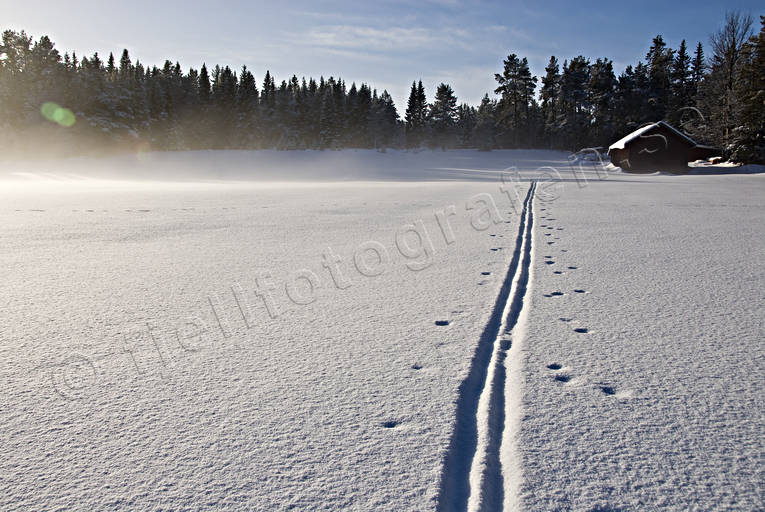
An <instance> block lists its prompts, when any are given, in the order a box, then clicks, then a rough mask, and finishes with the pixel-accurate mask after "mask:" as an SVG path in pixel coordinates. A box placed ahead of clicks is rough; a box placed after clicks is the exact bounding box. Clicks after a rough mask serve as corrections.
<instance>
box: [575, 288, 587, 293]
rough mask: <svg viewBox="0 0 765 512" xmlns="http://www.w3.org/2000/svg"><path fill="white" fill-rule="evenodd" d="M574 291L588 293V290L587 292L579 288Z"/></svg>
mask: <svg viewBox="0 0 765 512" xmlns="http://www.w3.org/2000/svg"><path fill="white" fill-rule="evenodd" d="M574 293H587V292H586V291H584V290H579V289H577V290H574Z"/></svg>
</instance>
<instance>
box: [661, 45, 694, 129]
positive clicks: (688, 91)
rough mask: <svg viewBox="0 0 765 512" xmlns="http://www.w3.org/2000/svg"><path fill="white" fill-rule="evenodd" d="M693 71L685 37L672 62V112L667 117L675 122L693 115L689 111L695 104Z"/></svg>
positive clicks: (670, 89)
mask: <svg viewBox="0 0 765 512" xmlns="http://www.w3.org/2000/svg"><path fill="white" fill-rule="evenodd" d="M691 73H692V71H691V57H690V55H688V50H687V49H686V46H685V39H683V40H682V42H681V43H680V48H678V50H677V52H676V53H675V58H674V61H673V62H672V68H671V70H670V75H669V77H670V84H669V91H670V98H669V107H670V108H669V110H670V112H669V114H668V115H667V118H668V119H669V121H670V122H671V123H673V124H681V123H682V121H683V118H684V116H685V117H688V116H689V115H691V114H690V113H689V112H688V107H693V106H695V101H694V93H695V91H694V86H693V77H692V74H691Z"/></svg>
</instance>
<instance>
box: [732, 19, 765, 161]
mask: <svg viewBox="0 0 765 512" xmlns="http://www.w3.org/2000/svg"><path fill="white" fill-rule="evenodd" d="M734 88H735V94H736V100H737V101H736V105H737V111H736V113H735V114H736V121H737V122H736V127H735V128H734V130H733V136H732V140H731V158H732V159H733V160H736V161H739V162H746V163H759V164H765V16H760V32H759V34H757V35H756V36H752V37H751V38H750V39H749V40H748V41H747V42H746V43H744V44H743V45H742V48H741V57H740V67H739V72H738V75H737V77H736V80H735V85H734Z"/></svg>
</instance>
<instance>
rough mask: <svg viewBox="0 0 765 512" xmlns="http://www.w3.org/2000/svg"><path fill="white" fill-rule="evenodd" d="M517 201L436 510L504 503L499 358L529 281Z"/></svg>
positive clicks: (528, 220)
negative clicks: (515, 221)
mask: <svg viewBox="0 0 765 512" xmlns="http://www.w3.org/2000/svg"><path fill="white" fill-rule="evenodd" d="M535 189H536V182H534V183H532V184H531V186H530V187H529V190H528V192H527V194H526V198H525V199H524V202H523V210H522V212H521V220H520V225H519V226H518V235H517V237H516V242H515V249H514V251H513V257H512V259H511V261H510V265H509V267H508V270H507V274H506V275H505V278H504V280H503V282H502V286H501V288H500V291H499V295H498V296H497V299H496V301H495V303H494V306H493V308H492V312H491V315H490V316H489V320H488V322H487V323H486V327H485V328H484V330H483V332H482V333H481V336H480V338H479V341H478V346H477V347H476V350H475V353H474V354H473V359H472V361H471V365H470V371H469V372H468V375H467V377H466V378H465V380H464V381H462V384H460V388H459V398H458V401H457V410H456V423H455V428H454V432H453V434H452V438H451V441H450V444H449V449H448V451H447V453H446V456H445V459H444V467H443V470H442V474H441V482H440V487H439V495H438V503H437V507H436V509H437V510H438V511H442V512H447V511H464V510H501V509H502V506H503V502H504V501H505V496H504V491H505V485H504V482H503V478H504V477H503V472H502V464H501V458H500V450H501V448H502V444H503V437H504V436H503V431H504V425H505V402H506V399H505V394H504V393H505V391H504V389H505V381H506V371H505V364H504V360H505V358H506V355H507V351H508V350H509V348H510V346H511V337H510V335H511V332H512V329H513V327H514V326H515V325H516V323H517V322H518V317H519V315H520V313H521V310H522V307H523V301H524V296H525V294H526V289H527V287H528V282H529V273H530V272H529V266H530V259H531V233H532V223H533V213H532V201H533V199H534V190H535Z"/></svg>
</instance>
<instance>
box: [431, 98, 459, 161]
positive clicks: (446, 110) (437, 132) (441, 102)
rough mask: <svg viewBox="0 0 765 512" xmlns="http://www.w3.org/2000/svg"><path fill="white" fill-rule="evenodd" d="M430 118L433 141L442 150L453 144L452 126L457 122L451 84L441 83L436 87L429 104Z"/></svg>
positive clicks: (455, 102)
mask: <svg viewBox="0 0 765 512" xmlns="http://www.w3.org/2000/svg"><path fill="white" fill-rule="evenodd" d="M430 120H431V123H432V127H433V139H434V141H433V142H434V143H435V144H436V145H438V146H441V149H442V150H446V148H447V147H451V146H452V145H453V144H454V141H453V138H454V127H455V125H456V123H457V97H456V96H455V95H454V91H453V90H452V88H451V86H449V85H447V84H445V83H441V84H439V85H438V87H436V96H435V98H434V100H433V104H432V105H431V106H430Z"/></svg>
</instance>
